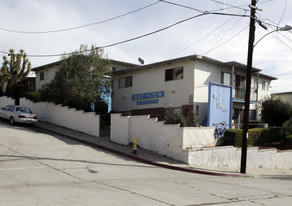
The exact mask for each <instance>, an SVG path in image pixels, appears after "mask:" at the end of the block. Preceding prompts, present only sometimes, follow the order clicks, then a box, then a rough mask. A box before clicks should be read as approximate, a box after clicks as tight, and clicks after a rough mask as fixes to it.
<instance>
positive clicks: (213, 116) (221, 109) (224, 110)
mask: <svg viewBox="0 0 292 206" xmlns="http://www.w3.org/2000/svg"><path fill="white" fill-rule="evenodd" d="M231 120H232V87H231V86H227V85H222V84H217V83H212V82H210V83H209V101H208V123H207V126H209V127H213V126H214V125H216V124H219V123H223V122H224V123H225V124H226V128H230V127H231Z"/></svg>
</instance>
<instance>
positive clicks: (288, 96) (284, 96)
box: [271, 92, 292, 106]
mask: <svg viewBox="0 0 292 206" xmlns="http://www.w3.org/2000/svg"><path fill="white" fill-rule="evenodd" d="M271 96H272V97H279V98H280V99H281V100H282V101H284V102H288V103H289V104H290V105H291V106H292V92H280V93H273V94H271Z"/></svg>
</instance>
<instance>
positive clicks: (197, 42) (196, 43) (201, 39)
mask: <svg viewBox="0 0 292 206" xmlns="http://www.w3.org/2000/svg"><path fill="white" fill-rule="evenodd" d="M233 18H234V17H231V18H229V19H228V20H227V21H225V22H223V23H222V24H220V25H219V26H218V27H216V28H215V29H213V30H212V31H211V32H209V33H208V34H206V35H205V36H203V37H202V38H201V39H199V40H198V41H196V42H194V43H192V44H191V45H189V46H187V47H185V48H183V49H182V50H180V51H178V52H176V53H175V54H173V55H171V56H170V57H169V58H172V57H174V56H176V55H177V54H179V53H181V52H183V51H185V50H187V49H188V48H190V47H192V46H194V45H195V44H197V43H198V42H200V41H201V40H203V39H205V38H206V37H208V36H209V35H211V34H212V33H214V32H215V31H217V30H218V29H219V28H221V27H222V26H223V25H225V24H226V23H227V22H229V21H231V20H232V19H233Z"/></svg>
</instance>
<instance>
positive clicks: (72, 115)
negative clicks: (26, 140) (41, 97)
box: [20, 98, 100, 137]
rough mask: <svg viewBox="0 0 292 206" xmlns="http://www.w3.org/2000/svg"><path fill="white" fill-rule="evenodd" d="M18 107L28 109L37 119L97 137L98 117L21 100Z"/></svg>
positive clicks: (42, 103) (44, 103) (91, 113)
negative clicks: (21, 106)
mask: <svg viewBox="0 0 292 206" xmlns="http://www.w3.org/2000/svg"><path fill="white" fill-rule="evenodd" d="M20 105H23V106H27V107H29V108H30V109H31V110H32V111H33V112H34V113H35V114H37V116H38V119H39V120H41V121H45V122H50V123H52V124H56V125H60V126H63V127H67V128H70V129H73V130H76V131H79V132H84V133H86V134H89V135H93V136H96V137H99V130H100V116H99V115H96V114H95V113H94V112H86V113H85V112H83V111H81V110H76V109H74V108H69V107H66V106H65V107H64V106H61V105H55V104H52V103H49V102H36V103H35V102H32V101H30V100H28V99H25V98H21V99H20Z"/></svg>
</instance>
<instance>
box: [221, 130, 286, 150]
mask: <svg viewBox="0 0 292 206" xmlns="http://www.w3.org/2000/svg"><path fill="white" fill-rule="evenodd" d="M224 138H225V145H233V146H235V147H241V145H242V130H241V129H227V130H226V131H225V134H224ZM284 140H285V135H284V133H283V132H282V131H281V130H280V129H274V128H270V129H266V128H254V129H249V130H248V139H247V145H248V146H260V145H263V144H265V143H270V142H285V141H284Z"/></svg>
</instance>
